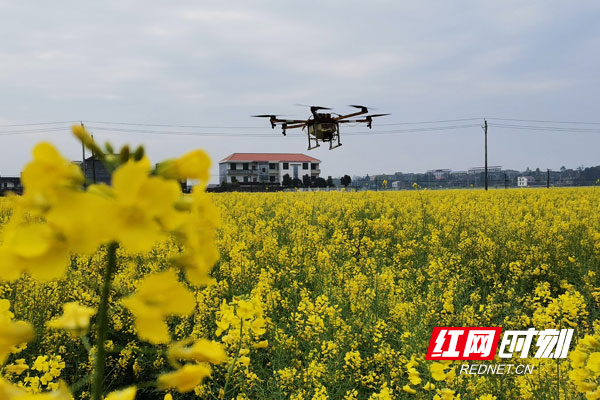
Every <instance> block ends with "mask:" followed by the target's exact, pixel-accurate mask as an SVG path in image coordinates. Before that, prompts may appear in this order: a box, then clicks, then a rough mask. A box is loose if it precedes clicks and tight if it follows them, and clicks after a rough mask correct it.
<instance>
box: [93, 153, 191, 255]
mask: <svg viewBox="0 0 600 400" xmlns="http://www.w3.org/2000/svg"><path fill="white" fill-rule="evenodd" d="M149 173H150V161H148V159H147V158H143V159H142V160H140V161H137V162H136V161H128V162H127V163H126V164H124V165H122V166H120V167H119V168H118V169H117V170H116V171H115V173H114V174H113V176H112V186H111V187H110V188H106V187H105V188H102V189H95V188H90V190H97V191H99V192H103V193H106V194H107V195H109V196H110V197H111V198H110V200H111V201H110V204H109V206H108V207H107V209H106V211H105V215H104V217H103V218H102V219H99V220H98V221H97V224H98V226H99V227H100V229H101V230H102V231H110V232H111V236H112V239H113V240H116V241H118V242H120V243H121V245H122V246H123V247H124V248H125V249H127V250H129V251H131V252H134V253H139V252H145V251H148V250H150V249H151V248H152V246H154V245H155V244H156V242H157V241H158V240H159V239H161V238H163V237H164V233H165V232H164V231H165V229H164V224H165V223H167V222H169V221H168V220H169V219H171V218H177V217H178V212H177V211H176V210H175V207H174V205H175V202H176V201H177V199H178V198H179V197H180V196H181V188H180V186H179V185H178V184H177V182H175V181H169V180H165V179H163V178H161V177H157V176H149Z"/></svg>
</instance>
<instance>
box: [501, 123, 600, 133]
mask: <svg viewBox="0 0 600 400" xmlns="http://www.w3.org/2000/svg"><path fill="white" fill-rule="evenodd" d="M490 125H491V126H497V127H501V128H508V129H521V130H530V131H550V132H591V133H600V128H596V129H593V128H574V127H564V128H563V127H557V126H540V125H515V124H490Z"/></svg>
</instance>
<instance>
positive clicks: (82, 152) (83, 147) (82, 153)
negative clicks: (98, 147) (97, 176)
mask: <svg viewBox="0 0 600 400" xmlns="http://www.w3.org/2000/svg"><path fill="white" fill-rule="evenodd" d="M79 123H80V124H81V127H82V128H85V126H83V121H80V122H79ZM81 155H82V157H83V158H82V159H81V169H82V170H83V174H84V175H85V145H84V144H83V142H81Z"/></svg>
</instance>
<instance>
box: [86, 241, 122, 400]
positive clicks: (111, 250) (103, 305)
mask: <svg viewBox="0 0 600 400" xmlns="http://www.w3.org/2000/svg"><path fill="white" fill-rule="evenodd" d="M117 247H119V245H118V244H117V242H111V243H110V244H109V245H108V249H107V254H106V270H105V271H104V279H103V282H102V292H101V293H100V305H99V307H98V319H97V320H96V331H97V335H98V337H97V340H96V368H95V371H94V380H93V383H92V400H101V399H102V389H103V387H102V386H103V382H104V367H105V364H106V349H105V348H104V342H105V341H106V334H107V331H108V297H109V292H110V282H111V280H112V277H113V273H114V271H115V269H116V265H117Z"/></svg>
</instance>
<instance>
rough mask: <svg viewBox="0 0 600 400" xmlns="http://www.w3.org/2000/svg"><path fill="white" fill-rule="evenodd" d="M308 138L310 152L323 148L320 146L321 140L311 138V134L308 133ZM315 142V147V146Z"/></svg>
mask: <svg viewBox="0 0 600 400" xmlns="http://www.w3.org/2000/svg"><path fill="white" fill-rule="evenodd" d="M306 136H307V137H308V150H312V149H316V148H317V147H320V146H321V145H320V144H319V139H317V138H316V137H314V136H313V137H311V135H310V133H307V134H306ZM313 141H314V142H315V144H314V146H313Z"/></svg>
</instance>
